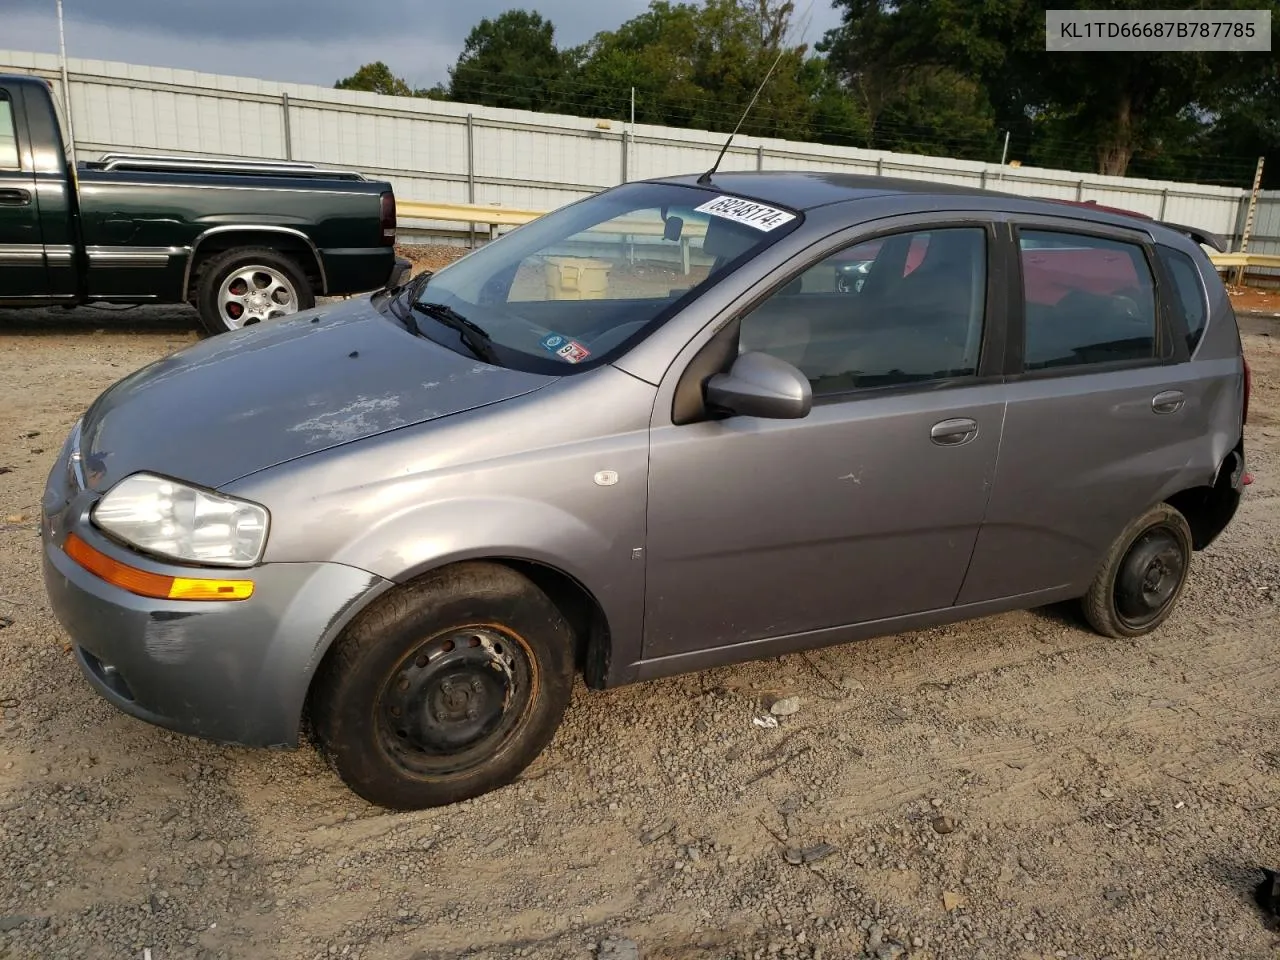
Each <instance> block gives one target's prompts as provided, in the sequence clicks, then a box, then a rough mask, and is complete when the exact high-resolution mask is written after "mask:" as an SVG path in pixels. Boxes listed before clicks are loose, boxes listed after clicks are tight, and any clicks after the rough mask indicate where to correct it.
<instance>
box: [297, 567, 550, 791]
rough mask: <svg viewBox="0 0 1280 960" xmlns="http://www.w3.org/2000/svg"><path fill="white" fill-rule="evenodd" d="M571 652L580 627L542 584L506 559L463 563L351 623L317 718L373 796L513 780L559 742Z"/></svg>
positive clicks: (314, 700)
mask: <svg viewBox="0 0 1280 960" xmlns="http://www.w3.org/2000/svg"><path fill="white" fill-rule="evenodd" d="M573 662H574V660H573V633H572V630H571V628H570V626H569V624H568V622H567V621H566V620H565V618H564V616H563V615H562V614H561V613H560V611H559V609H558V608H557V607H556V606H555V604H553V603H552V602H551V601H550V600H549V599H548V598H547V596H546V594H544V593H542V591H540V590H539V589H538V588H537V587H535V586H534V585H533V584H532V583H531V582H530V581H529V580H527V579H526V578H524V577H523V576H521V575H520V574H518V573H516V572H515V571H513V570H511V569H510V568H508V567H504V566H502V565H500V564H492V563H464V564H458V565H455V566H452V567H449V568H446V569H444V570H441V571H439V572H438V573H436V574H434V575H432V576H430V577H427V578H425V579H423V580H421V581H418V582H415V583H412V584H410V585H407V586H405V587H401V588H399V589H398V590H396V591H394V592H393V593H391V594H388V595H387V596H386V597H384V598H382V599H381V600H380V601H378V602H377V603H376V604H375V605H374V606H373V607H372V608H370V610H369V611H367V612H366V613H364V614H362V615H361V616H360V617H358V618H357V619H356V620H355V621H354V622H353V623H352V624H351V625H350V626H349V627H348V628H347V630H346V631H345V633H344V634H343V636H342V637H340V638H339V640H338V641H337V642H336V644H335V645H334V647H333V648H332V649H331V650H330V651H329V653H328V654H327V655H326V657H325V659H324V662H323V663H322V664H321V667H320V670H319V671H318V673H317V675H316V679H315V682H314V683H313V684H312V692H311V698H310V714H311V721H312V724H311V725H312V728H313V732H314V734H315V738H316V739H317V740H318V742H319V747H320V751H321V753H322V754H323V755H324V756H325V758H326V759H327V760H328V761H329V763H330V764H331V765H332V766H333V767H334V769H335V770H336V771H337V773H338V775H339V776H340V777H341V778H342V780H343V781H344V782H345V783H346V784H347V786H348V787H350V788H351V789H352V790H353V791H354V792H355V793H357V794H359V795H360V796H361V797H363V798H364V799H365V800H368V801H369V802H370V803H374V804H377V805H378V806H382V807H387V808H390V809H399V810H416V809H423V808H426V807H436V806H443V805H445V804H451V803H456V802H458V801H461V800H466V799H469V798H471V797H475V796H478V795H480V794H483V793H488V792H489V791H491V790H495V789H497V788H498V787H501V786H503V785H505V784H507V783H510V782H511V781H512V780H514V779H515V778H516V777H517V776H519V774H520V773H521V771H523V770H524V769H525V767H527V766H528V765H529V764H530V763H531V762H533V760H534V759H535V758H536V757H537V756H538V755H539V754H540V753H541V752H542V751H543V749H544V748H545V747H546V746H547V744H548V743H550V742H551V739H552V737H553V736H554V735H555V731H556V729H557V728H558V727H559V725H560V721H561V719H562V717H563V716H564V711H565V708H566V707H567V706H568V704H569V697H570V692H571V690H572V688H573V676H574V673H573Z"/></svg>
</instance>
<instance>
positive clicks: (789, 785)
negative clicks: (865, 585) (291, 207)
mask: <svg viewBox="0 0 1280 960" xmlns="http://www.w3.org/2000/svg"><path fill="white" fill-rule="evenodd" d="M193 322H194V321H193V317H192V315H191V314H189V313H187V312H185V311H163V310H149V311H133V312H130V313H125V314H121V315H114V314H108V313H107V312H106V311H95V310H81V311H76V312H75V313H73V314H70V315H66V314H62V313H58V312H49V313H40V314H36V313H31V314H25V315H13V314H11V315H8V316H5V315H0V371H3V376H2V377H0V468H4V470H3V473H4V475H3V477H2V478H0V598H3V599H0V616H2V617H4V618H5V620H10V621H12V622H11V623H8V624H7V625H5V626H4V628H3V629H0V708H2V710H0V863H2V864H3V867H4V868H3V870H0V958H13V960H16V958H24V960H25V958H41V960H49V958H77V960H79V958H99V957H101V958H112V960H114V958H142V957H144V956H145V954H144V950H148V949H149V951H150V954H149V955H150V957H151V958H153V960H178V958H214V957H227V958H241V957H245V958H269V960H274V958H282V960H285V958H287V960H293V958H299V960H302V958H308V960H309V958H319V957H333V956H338V957H361V958H364V960H428V958H455V957H469V958H479V957H487V958H491V960H498V958H508V957H538V958H542V957H546V958H583V960H585V958H588V957H596V956H600V957H611V958H614V960H620V958H626V957H632V956H635V955H636V953H635V952H633V951H632V950H631V947H630V945H629V944H628V943H626V942H622V943H615V944H605V943H604V942H605V941H606V940H607V939H608V938H614V937H616V938H619V939H620V940H629V941H633V942H634V944H636V945H638V955H639V956H641V957H643V958H645V960H657V958H669V960H730V958H757V957H759V958H763V957H775V956H780V957H797V958H799V957H810V958H817V957H825V958H828V960H843V958H856V957H860V956H864V955H865V956H870V957H894V956H900V955H902V952H903V951H905V952H906V954H907V955H909V956H910V957H912V958H926V957H929V958H942V957H948V958H950V957H955V958H978V957H987V958H991V960H1007V958H1040V957H1046V958H1047V957H1055V958H1057V957H1068V956H1071V957H1079V958H1104V957H1110V958H1120V957H1125V958H1130V957H1160V958H1167V957H1188V958H1200V957H1203V958H1214V960H1219V958H1225V957H1232V958H1249V960H1252V958H1273V960H1274V958H1276V957H1278V956H1280V931H1278V930H1277V927H1276V925H1275V921H1274V920H1272V921H1266V920H1264V918H1263V916H1262V915H1261V913H1260V911H1259V910H1258V909H1257V907H1256V906H1255V905H1254V903H1253V901H1252V899H1251V891H1252V888H1253V886H1254V885H1255V883H1256V882H1257V881H1258V880H1259V879H1260V877H1261V874H1260V873H1259V871H1258V868H1259V867H1260V866H1263V865H1269V866H1272V867H1280V610H1278V608H1277V604H1278V603H1280V511H1278V510H1277V506H1278V504H1280V499H1278V497H1280V327H1276V328H1275V329H1276V330H1277V336H1275V337H1273V336H1271V335H1270V330H1269V327H1270V326H1271V325H1273V324H1275V323H1276V321H1270V320H1263V319H1256V320H1252V321H1249V322H1248V323H1247V326H1246V329H1247V330H1248V331H1249V332H1248V333H1247V335H1246V349H1247V352H1248V355H1249V358H1250V360H1251V362H1252V364H1253V369H1254V371H1255V378H1256V385H1255V393H1254V400H1253V414H1252V417H1251V423H1250V425H1249V428H1248V446H1249V454H1250V458H1251V459H1250V468H1251V470H1252V471H1253V473H1254V474H1255V476H1256V478H1257V479H1256V483H1255V484H1254V485H1253V486H1252V487H1250V488H1249V490H1248V495H1247V500H1246V502H1245V504H1244V506H1243V508H1242V510H1241V513H1240V515H1239V518H1238V520H1237V522H1236V523H1235V525H1234V526H1233V527H1232V529H1231V530H1230V531H1229V532H1228V534H1227V535H1225V536H1224V537H1223V538H1222V539H1221V540H1220V542H1218V543H1217V544H1216V545H1214V546H1213V547H1212V548H1211V549H1210V550H1209V551H1207V552H1206V553H1205V554H1203V555H1201V556H1199V557H1198V559H1197V561H1196V565H1195V569H1194V574H1193V579H1192V584H1191V586H1190V589H1189V592H1188V594H1187V595H1186V596H1185V598H1184V600H1183V602H1182V606H1181V608H1180V611H1179V612H1178V614H1176V615H1175V617H1174V619H1173V620H1172V621H1171V622H1170V623H1169V624H1168V625H1167V626H1166V627H1165V628H1164V629H1163V630H1161V631H1160V632H1159V634H1158V635H1156V636H1154V637H1151V638H1147V639H1144V640H1141V641H1139V642H1136V643H1124V642H1117V641H1111V640H1103V639H1101V638H1099V637H1097V636H1095V635H1093V634H1092V633H1090V632H1088V631H1087V630H1086V629H1084V628H1082V627H1081V626H1080V625H1079V624H1078V622H1077V621H1076V620H1075V619H1074V618H1073V617H1072V615H1071V614H1070V613H1069V612H1067V611H1062V610H1056V609H1055V610H1049V611H1039V612H1034V613H1019V614H1011V615H1007V616H1001V617H996V618H991V619H987V620H982V621H978V622H973V623H969V624H965V625H960V626H953V627H947V628H942V629H937V630H931V631H926V632H922V633H917V634H912V635H907V636H897V637H889V638H885V639H880V640H875V641H870V642H865V643H862V644H857V645H851V646H846V647H838V648H833V649H827V650H823V651H819V652H815V653H811V654H808V655H796V656H788V657H785V658H782V659H780V660H774V661H769V662H764V663H757V664H751V665H745V666H738V667H734V668H727V669H720V670H716V671H713V672H709V673H705V674H699V675H693V676H687V677H681V678H677V679H672V680H666V681H661V682H656V683H651V684H647V685H640V686H635V687H631V688H626V689H621V690H616V691H612V692H608V693H595V694H592V693H588V692H587V691H586V690H585V689H583V688H581V686H580V687H579V689H578V691H577V693H576V695H575V698H574V703H573V706H572V707H571V709H570V712H569V715H568V718H567V722H566V725H565V727H564V728H563V730H562V732H561V734H560V735H559V736H558V737H557V739H556V740H555V742H554V744H553V745H552V747H551V748H550V750H549V752H548V753H547V754H546V755H545V756H544V757H543V758H542V759H541V760H540V761H539V762H538V763H537V764H536V765H535V767H534V768H533V769H532V770H531V771H530V772H529V774H528V775H527V776H526V777H525V779H524V780H523V781H522V782H520V783H518V784H516V785H514V786H512V787H510V788H508V789H506V790H503V791H501V792H499V793H497V794H492V795H490V796H488V797H486V798H483V799H481V800H478V801H472V802H469V803H466V804H463V805H461V806H459V807H456V808H452V809H442V810H436V811H432V812H426V813H420V814H397V815H389V814H387V813H384V812H382V811H379V810H377V809H374V808H371V807H369V806H367V805H365V804H363V803H362V802H360V801H358V800H357V799H355V798H354V797H353V796H352V795H351V794H350V793H348V792H347V791H346V790H345V789H344V788H343V787H342V786H341V784H340V783H339V782H338V781H337V779H336V778H335V777H334V776H333V775H332V774H331V773H329V772H328V770H327V769H326V768H325V767H324V766H323V765H322V764H321V763H320V762H319V760H318V759H317V758H316V756H315V755H314V754H313V753H312V752H311V751H310V750H309V749H303V750H301V751H298V752H296V753H288V754H276V753H265V752H255V751H249V750H240V749H231V748H223V747H218V746H214V745H210V744H206V743H202V742H197V741H193V740H189V739H186V738H183V737H180V736H176V735H170V734H168V733H165V732H162V731H160V730H157V729H154V728H152V727H149V726H147V725H144V724H142V723H140V722H137V721H135V720H132V719H130V718H128V717H125V716H123V715H121V714H119V713H117V712H116V711H115V710H113V709H112V708H110V707H109V706H107V705H106V704H105V703H104V702H103V701H101V700H100V699H99V698H98V697H97V696H96V695H95V694H93V693H92V692H91V691H90V689H89V687H88V686H87V685H86V684H85V683H84V682H82V680H81V679H80V677H79V675H78V673H77V670H76V668H75V666H74V664H73V662H72V658H71V656H70V655H69V654H68V652H67V647H66V640H67V638H66V637H65V636H64V635H63V633H62V631H61V630H60V628H59V627H58V626H57V624H56V623H55V621H54V619H53V617H52V616H51V614H50V612H49V610H48V607H47V605H46V603H45V600H44V594H43V589H42V585H41V580H40V556H39V549H38V540H37V531H36V519H35V518H36V516H37V515H38V503H39V497H40V491H41V488H42V484H43V481H44V478H45V474H46V471H47V470H48V467H49V464H50V462H51V460H52V458H53V456H54V451H55V450H56V449H57V447H58V445H59V444H60V443H61V441H62V438H63V437H64V436H65V433H66V431H67V429H68V428H69V427H70V425H71V423H72V422H73V421H74V419H75V418H76V417H77V416H78V415H79V414H80V412H81V411H82V410H83V409H84V407H85V406H86V405H87V404H88V403H89V402H90V401H91V400H92V399H93V397H94V396H95V395H97V394H98V393H99V392H100V391H101V390H102V389H104V388H105V387H106V386H108V385H109V384H110V383H111V382H113V381H115V380H117V379H118V378H120V377H122V376H124V375H125V374H126V373H128V372H129V371H131V370H133V369H135V368H137V367H138V366H140V365H142V364H144V363H146V362H148V361H150V360H152V359H154V358H157V357H160V356H162V355H164V354H166V353H168V352H170V351H172V350H174V349H176V348H179V347H181V346H183V345H184V344H187V343H189V342H192V341H193V340H194V339H195V335H194V333H192V332H191V331H192V328H193ZM2 622H3V621H0V623H2ZM779 695H794V696H798V697H799V699H800V709H799V712H798V713H796V714H795V715H793V716H789V717H786V718H784V719H783V720H781V722H780V726H779V728H778V729H762V728H760V727H757V726H755V725H753V723H752V719H753V717H756V716H758V715H760V714H761V712H762V705H763V704H766V703H768V702H770V701H771V699H772V698H773V697H775V696H779ZM824 843H825V844H830V845H831V846H832V847H833V848H834V849H833V851H832V852H831V853H830V854H829V855H828V856H826V857H825V858H821V859H817V860H816V861H814V862H812V863H808V864H800V865H793V864H792V863H790V862H788V859H787V856H786V851H787V850H788V848H802V849H812V848H814V847H816V845H818V844H824Z"/></svg>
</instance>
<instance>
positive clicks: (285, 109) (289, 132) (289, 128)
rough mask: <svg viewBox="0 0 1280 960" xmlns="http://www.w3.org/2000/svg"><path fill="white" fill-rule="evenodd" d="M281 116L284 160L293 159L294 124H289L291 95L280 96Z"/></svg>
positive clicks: (283, 94)
mask: <svg viewBox="0 0 1280 960" xmlns="http://www.w3.org/2000/svg"><path fill="white" fill-rule="evenodd" d="M280 115H281V118H282V119H283V120H284V158H285V159H286V160H292V159H293V124H292V123H290V122H289V94H287V93H282V94H280Z"/></svg>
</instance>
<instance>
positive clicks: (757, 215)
mask: <svg viewBox="0 0 1280 960" xmlns="http://www.w3.org/2000/svg"><path fill="white" fill-rule="evenodd" d="M697 210H698V212H699V213H709V214H711V215H712V216H713V217H722V218H723V219H725V220H736V221H737V222H738V223H745V224H746V225H747V226H749V227H755V228H756V229H757V230H763V231H765V232H766V233H768V232H769V231H770V230H773V229H774V228H775V227H781V226H784V225H786V224H788V223H790V222H791V221H792V220H794V219H795V218H796V215H795V214H794V213H787V211H785V210H779V209H777V208H776V207H766V206H765V205H764V204H763V203H756V202H755V201H754V200H743V199H741V198H739V197H716V198H715V199H714V200H708V201H707V202H706V203H704V204H703V205H702V206H700V207H698V208H697Z"/></svg>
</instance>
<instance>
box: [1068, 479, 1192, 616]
mask: <svg viewBox="0 0 1280 960" xmlns="http://www.w3.org/2000/svg"><path fill="white" fill-rule="evenodd" d="M1191 556H1192V543H1191V528H1190V526H1188V524H1187V520H1186V518H1185V517H1184V516H1183V515H1182V514H1181V513H1179V512H1178V511H1177V510H1176V509H1174V508H1173V507H1171V506H1169V505H1168V504H1167V503H1162V504H1160V505H1158V506H1155V507H1152V508H1151V509H1150V510H1148V511H1147V512H1146V513H1145V514H1143V515H1142V516H1141V517H1139V518H1138V519H1137V520H1135V521H1134V522H1133V523H1131V524H1130V525H1129V527H1128V528H1127V529H1126V530H1125V531H1124V533H1122V534H1121V535H1120V536H1119V537H1118V538H1117V539H1116V542H1115V543H1114V544H1112V547H1111V550H1110V551H1109V552H1108V554H1107V558H1106V560H1105V561H1104V562H1103V564H1102V567H1101V569H1100V570H1099V571H1098V574H1097V576H1096V577H1094V580H1093V583H1092V584H1091V585H1090V587H1089V592H1088V593H1087V594H1085V596H1084V599H1083V601H1082V606H1083V609H1084V615H1085V618H1086V619H1087V620H1088V621H1089V624H1090V626H1092V627H1093V629H1094V630H1096V631H1098V633H1100V634H1102V635H1103V636H1107V637H1138V636H1142V635H1143V634H1146V633H1150V632H1151V631H1153V630H1155V629H1156V628H1157V627H1159V626H1160V624H1162V623H1164V621H1165V620H1167V619H1168V618H1169V615H1170V614H1171V613H1173V608H1174V606H1175V605H1176V604H1177V602H1178V598H1179V597H1181V596H1182V591H1183V588H1184V587H1185V586H1186V583H1187V575H1188V573H1189V572H1190V569H1191Z"/></svg>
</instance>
